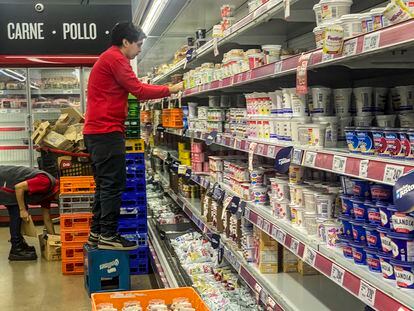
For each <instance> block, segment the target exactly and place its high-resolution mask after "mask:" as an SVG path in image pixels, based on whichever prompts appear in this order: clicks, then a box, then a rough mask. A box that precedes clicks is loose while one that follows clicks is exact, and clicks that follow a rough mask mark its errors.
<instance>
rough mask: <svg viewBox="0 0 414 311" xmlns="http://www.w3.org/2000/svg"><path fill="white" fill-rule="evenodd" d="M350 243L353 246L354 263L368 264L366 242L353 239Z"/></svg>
mask: <svg viewBox="0 0 414 311" xmlns="http://www.w3.org/2000/svg"><path fill="white" fill-rule="evenodd" d="M349 245H350V246H351V247H352V257H353V258H354V263H356V264H357V265H366V264H367V254H366V252H365V243H361V242H357V241H353V242H349Z"/></svg>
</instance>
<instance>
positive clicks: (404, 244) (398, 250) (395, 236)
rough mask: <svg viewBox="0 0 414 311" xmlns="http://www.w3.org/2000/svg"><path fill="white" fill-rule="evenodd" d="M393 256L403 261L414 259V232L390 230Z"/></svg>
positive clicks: (389, 235)
mask: <svg viewBox="0 0 414 311" xmlns="http://www.w3.org/2000/svg"><path fill="white" fill-rule="evenodd" d="M388 237H389V238H391V251H392V257H393V258H394V259H397V260H401V261H414V234H407V233H398V232H389V233H388Z"/></svg>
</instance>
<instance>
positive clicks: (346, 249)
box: [337, 235, 353, 259]
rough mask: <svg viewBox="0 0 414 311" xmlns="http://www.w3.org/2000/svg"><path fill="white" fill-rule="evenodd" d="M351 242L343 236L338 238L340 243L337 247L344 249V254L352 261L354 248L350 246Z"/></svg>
mask: <svg viewBox="0 0 414 311" xmlns="http://www.w3.org/2000/svg"><path fill="white" fill-rule="evenodd" d="M349 243H350V240H349V239H348V238H347V237H344V236H342V235H339V236H338V243H337V246H339V247H340V248H342V254H343V255H344V257H345V258H349V259H352V258H353V257H352V247H351V246H350V245H349Z"/></svg>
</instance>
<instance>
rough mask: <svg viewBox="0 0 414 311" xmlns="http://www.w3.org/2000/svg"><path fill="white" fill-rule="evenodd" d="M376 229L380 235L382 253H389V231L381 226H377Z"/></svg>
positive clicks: (390, 250)
mask: <svg viewBox="0 0 414 311" xmlns="http://www.w3.org/2000/svg"><path fill="white" fill-rule="evenodd" d="M377 230H378V232H379V235H380V240H381V249H382V251H383V252H384V253H389V254H391V252H392V240H391V238H390V237H389V236H388V234H389V233H390V231H389V230H388V229H387V228H382V227H378V228H377Z"/></svg>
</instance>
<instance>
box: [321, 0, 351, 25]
mask: <svg viewBox="0 0 414 311" xmlns="http://www.w3.org/2000/svg"><path fill="white" fill-rule="evenodd" d="M319 3H320V5H321V14H322V21H323V22H327V21H332V20H337V19H339V18H340V17H341V16H343V15H346V14H349V13H350V10H351V5H352V0H321V1H320V2H319ZM314 9H315V7H314ZM315 13H316V12H315Z"/></svg>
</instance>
